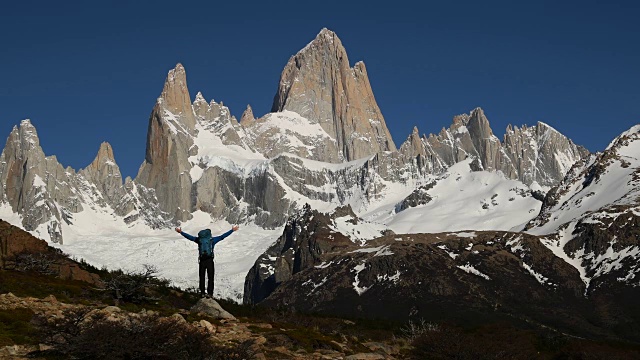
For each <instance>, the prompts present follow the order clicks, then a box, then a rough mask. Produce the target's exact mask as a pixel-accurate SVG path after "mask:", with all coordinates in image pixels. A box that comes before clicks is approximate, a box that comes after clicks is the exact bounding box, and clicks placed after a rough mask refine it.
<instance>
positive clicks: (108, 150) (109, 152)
mask: <svg viewBox="0 0 640 360" xmlns="http://www.w3.org/2000/svg"><path fill="white" fill-rule="evenodd" d="M98 153H100V154H104V155H105V156H106V157H107V158H108V159H110V160H114V157H113V148H112V147H111V144H109V143H108V142H107V141H103V142H102V143H101V144H100V148H99V149H98Z"/></svg>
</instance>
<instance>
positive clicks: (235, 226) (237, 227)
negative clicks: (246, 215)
mask: <svg viewBox="0 0 640 360" xmlns="http://www.w3.org/2000/svg"><path fill="white" fill-rule="evenodd" d="M231 229H232V230H233V231H238V229H240V227H239V226H238V225H233V227H232V228H231Z"/></svg>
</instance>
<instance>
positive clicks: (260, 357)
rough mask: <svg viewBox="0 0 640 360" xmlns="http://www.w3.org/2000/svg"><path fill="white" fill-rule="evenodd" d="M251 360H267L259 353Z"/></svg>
mask: <svg viewBox="0 0 640 360" xmlns="http://www.w3.org/2000/svg"><path fill="white" fill-rule="evenodd" d="M252 359H253V360H267V357H266V356H265V355H264V353H262V352H259V353H255V354H253V357H252Z"/></svg>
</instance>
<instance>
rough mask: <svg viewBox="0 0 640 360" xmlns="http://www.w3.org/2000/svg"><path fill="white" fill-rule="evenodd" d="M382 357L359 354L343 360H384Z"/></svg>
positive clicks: (372, 354)
mask: <svg viewBox="0 0 640 360" xmlns="http://www.w3.org/2000/svg"><path fill="white" fill-rule="evenodd" d="M384 358H385V357H384V355H380V354H374V353H359V354H354V355H349V356H347V357H345V358H344V359H345V360H384Z"/></svg>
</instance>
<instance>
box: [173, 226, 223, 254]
mask: <svg viewBox="0 0 640 360" xmlns="http://www.w3.org/2000/svg"><path fill="white" fill-rule="evenodd" d="M232 233H233V229H231V230H229V231H227V232H226V233H224V234H222V235H220V236H211V230H209V229H205V230H200V231H199V232H198V236H197V237H196V236H193V235H189V234H187V233H186V232H184V231H181V232H180V235H182V236H184V237H185V238H187V239H189V240H191V241H193V242H195V243H197V244H198V253H199V254H200V256H213V248H214V246H215V245H216V244H217V243H219V242H220V241H222V240H224V238H226V237H227V236H229V235H231V234H232Z"/></svg>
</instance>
